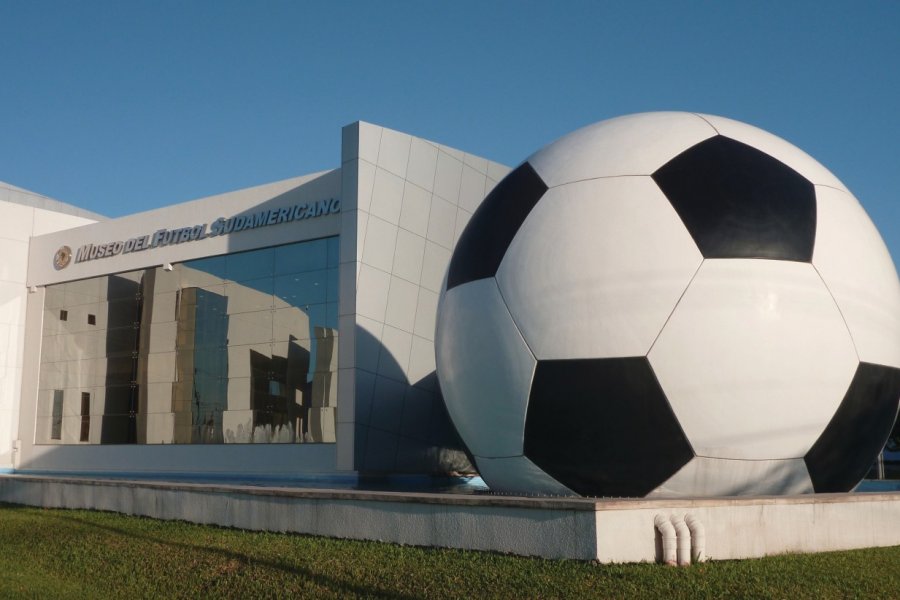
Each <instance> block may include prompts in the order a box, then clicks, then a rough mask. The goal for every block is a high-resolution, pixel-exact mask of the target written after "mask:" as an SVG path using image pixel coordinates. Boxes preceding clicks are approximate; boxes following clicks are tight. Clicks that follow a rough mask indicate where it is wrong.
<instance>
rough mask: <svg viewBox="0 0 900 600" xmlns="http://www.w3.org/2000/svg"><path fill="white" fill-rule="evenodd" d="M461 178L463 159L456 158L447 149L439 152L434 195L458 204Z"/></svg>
mask: <svg viewBox="0 0 900 600" xmlns="http://www.w3.org/2000/svg"><path fill="white" fill-rule="evenodd" d="M461 179H462V159H461V158H455V157H453V156H451V155H450V154H448V153H447V152H446V151H441V152H439V153H438V157H437V168H436V170H435V174H434V195H435V196H439V197H441V198H443V199H444V200H447V201H448V202H452V203H453V204H456V203H457V201H458V199H459V185H460V182H461Z"/></svg>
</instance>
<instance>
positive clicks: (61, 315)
mask: <svg viewBox="0 0 900 600" xmlns="http://www.w3.org/2000/svg"><path fill="white" fill-rule="evenodd" d="M59 320H60V321H68V320H69V311H67V310H61V311H59Z"/></svg>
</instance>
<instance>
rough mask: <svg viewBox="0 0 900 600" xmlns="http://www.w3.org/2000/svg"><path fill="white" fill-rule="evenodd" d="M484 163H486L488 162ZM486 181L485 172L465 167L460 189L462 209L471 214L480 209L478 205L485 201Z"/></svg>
mask: <svg viewBox="0 0 900 600" xmlns="http://www.w3.org/2000/svg"><path fill="white" fill-rule="evenodd" d="M467 156H468V155H467ZM484 162H485V163H486V162H487V161H484ZM485 166H487V165H485ZM486 180H487V176H486V175H485V174H484V171H477V170H475V169H474V168H473V167H470V166H469V165H463V169H462V179H461V180H460V187H459V206H460V207H461V208H464V209H465V210H467V211H469V212H470V213H471V212H475V209H476V208H478V205H480V204H481V201H482V200H483V199H484V184H485V181H486Z"/></svg>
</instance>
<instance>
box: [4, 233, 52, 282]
mask: <svg viewBox="0 0 900 600" xmlns="http://www.w3.org/2000/svg"><path fill="white" fill-rule="evenodd" d="M0 257H3V259H2V261H0V281H15V282H21V283H23V284H24V282H25V279H26V277H27V276H28V242H21V241H18V240H8V239H6V238H0ZM46 260H47V261H48V262H52V260H53V256H52V255H51V256H48V257H46ZM23 287H24V286H23Z"/></svg>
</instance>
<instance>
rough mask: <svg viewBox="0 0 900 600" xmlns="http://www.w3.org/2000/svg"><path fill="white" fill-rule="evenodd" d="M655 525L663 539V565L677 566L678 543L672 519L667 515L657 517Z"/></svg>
mask: <svg viewBox="0 0 900 600" xmlns="http://www.w3.org/2000/svg"><path fill="white" fill-rule="evenodd" d="M653 525H654V526H655V527H656V530H657V531H659V535H660V536H661V537H662V562H663V564H666V565H672V566H674V565H675V564H677V563H676V559H677V554H676V552H677V548H676V544H677V542H676V535H675V527H673V526H672V521H671V519H669V517H667V516H665V515H656V518H655V519H653Z"/></svg>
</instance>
